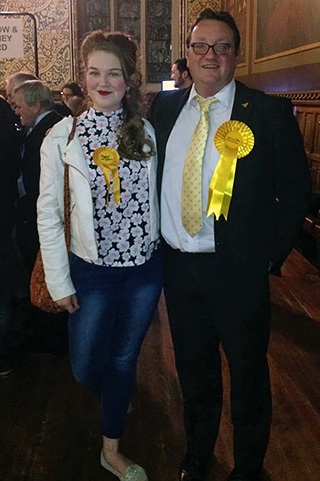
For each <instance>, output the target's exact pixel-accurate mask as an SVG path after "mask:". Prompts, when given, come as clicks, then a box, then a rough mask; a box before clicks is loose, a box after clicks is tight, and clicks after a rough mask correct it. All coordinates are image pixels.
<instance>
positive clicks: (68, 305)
mask: <svg viewBox="0 0 320 481" xmlns="http://www.w3.org/2000/svg"><path fill="white" fill-rule="evenodd" d="M55 303H56V304H57V305H58V306H59V307H61V310H63V311H68V312H69V314H72V313H73V312H75V311H76V310H77V309H79V304H78V301H77V296H76V295H75V294H73V295H72V296H68V297H63V298H62V299H58V300H57V301H55Z"/></svg>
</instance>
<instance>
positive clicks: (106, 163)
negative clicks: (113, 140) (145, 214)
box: [93, 147, 120, 205]
mask: <svg viewBox="0 0 320 481" xmlns="http://www.w3.org/2000/svg"><path fill="white" fill-rule="evenodd" d="M93 160H94V162H95V163H96V164H97V165H98V166H99V167H100V168H101V169H102V172H103V176H104V179H105V181H106V184H107V188H108V194H107V205H108V203H109V196H110V184H111V175H112V177H113V195H114V200H115V202H116V204H120V178H119V172H118V164H119V160H120V156H119V154H118V152H117V151H116V150H115V149H113V148H111V147H99V148H98V149H96V150H95V151H94V152H93Z"/></svg>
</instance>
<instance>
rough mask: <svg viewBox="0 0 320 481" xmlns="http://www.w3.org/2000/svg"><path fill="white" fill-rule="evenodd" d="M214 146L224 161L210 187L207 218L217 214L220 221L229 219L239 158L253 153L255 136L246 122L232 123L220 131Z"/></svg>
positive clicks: (216, 171)
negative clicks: (221, 217) (220, 218)
mask: <svg viewBox="0 0 320 481" xmlns="http://www.w3.org/2000/svg"><path fill="white" fill-rule="evenodd" d="M214 144H215V146H216V148H217V150H218V152H219V154H220V159H219V161H218V165H217V167H216V168H215V171H214V173H213V176H212V179H211V182H210V186H209V196H208V206H207V216H208V217H209V216H210V215H211V214H214V215H215V216H216V219H219V217H220V215H223V216H224V218H225V219H226V220H227V217H228V212H229V207H230V202H231V197H232V190H233V184H234V178H235V173H236V166H237V159H239V158H241V157H244V156H246V155H248V154H249V153H250V152H251V150H252V149H253V146H254V135H253V132H252V130H251V129H250V128H249V127H248V126H247V125H246V124H244V123H243V122H239V121H238V120H229V121H228V122H224V123H223V124H222V125H220V127H219V128H218V130H217V132H216V135H215V137H214Z"/></svg>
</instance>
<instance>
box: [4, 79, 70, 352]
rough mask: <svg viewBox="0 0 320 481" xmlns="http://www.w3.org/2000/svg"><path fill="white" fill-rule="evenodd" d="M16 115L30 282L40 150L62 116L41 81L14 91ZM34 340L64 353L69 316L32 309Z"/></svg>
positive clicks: (22, 241) (20, 220)
mask: <svg viewBox="0 0 320 481" xmlns="http://www.w3.org/2000/svg"><path fill="white" fill-rule="evenodd" d="M13 102H14V104H15V113H16V114H18V115H19V116H20V121H21V125H22V127H23V128H24V129H25V130H24V141H23V145H22V149H21V168H20V172H21V177H20V182H19V199H18V201H17V206H16V243H17V246H18V248H19V250H20V252H21V254H22V257H23V259H24V262H25V265H26V268H27V273H28V276H29V278H30V276H31V273H32V269H33V266H34V263H35V259H36V256H37V253H38V251H39V248H40V244H39V236H38V229H37V199H38V196H39V179H40V147H41V145H42V141H43V139H44V137H45V136H46V134H47V132H48V131H49V130H50V129H51V127H53V125H55V124H56V123H57V122H59V121H60V120H62V118H63V117H62V116H61V115H60V114H58V113H57V112H56V111H55V110H54V103H53V98H52V94H51V91H50V89H49V87H48V86H47V85H45V84H44V83H43V82H42V81H41V80H27V81H25V82H22V83H20V84H18V85H17V86H16V87H15V88H14V90H13ZM30 318H31V319H32V323H33V327H34V331H35V333H34V339H33V341H32V342H31V344H32V346H31V347H30V349H34V350H43V351H45V352H48V351H50V352H53V353H54V352H55V351H60V349H62V350H64V349H65V343H66V340H65V337H66V332H67V321H66V315H65V314H64V313H62V314H55V315H53V314H47V313H45V312H42V311H40V310H39V309H36V308H34V307H31V306H30Z"/></svg>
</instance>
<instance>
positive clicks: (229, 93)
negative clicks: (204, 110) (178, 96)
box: [187, 79, 236, 108]
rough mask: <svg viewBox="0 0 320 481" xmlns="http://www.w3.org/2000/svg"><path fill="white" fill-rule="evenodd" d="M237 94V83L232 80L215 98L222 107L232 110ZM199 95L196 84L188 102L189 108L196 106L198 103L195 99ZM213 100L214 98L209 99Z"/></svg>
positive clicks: (192, 88)
mask: <svg viewBox="0 0 320 481" xmlns="http://www.w3.org/2000/svg"><path fill="white" fill-rule="evenodd" d="M235 92H236V82H235V80H234V79H232V80H231V82H230V83H228V85H226V86H225V87H223V88H222V89H221V90H219V92H217V93H216V94H215V95H213V97H215V98H216V99H217V100H218V101H219V103H220V105H223V106H224V107H227V108H231V107H232V105H233V100H234V95H235ZM197 95H198V93H197V91H196V89H195V85H194V83H193V84H192V87H191V91H190V95H189V98H188V100H187V104H188V106H191V105H195V104H196V103H197V102H196V100H195V97H196V96H197ZM208 98H212V97H208Z"/></svg>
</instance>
